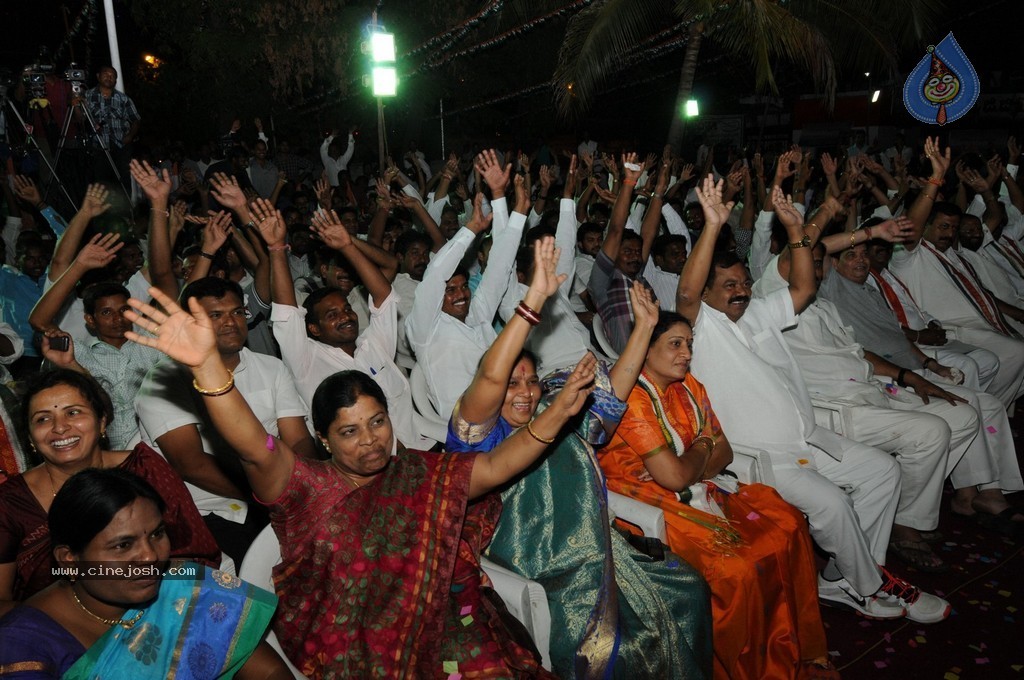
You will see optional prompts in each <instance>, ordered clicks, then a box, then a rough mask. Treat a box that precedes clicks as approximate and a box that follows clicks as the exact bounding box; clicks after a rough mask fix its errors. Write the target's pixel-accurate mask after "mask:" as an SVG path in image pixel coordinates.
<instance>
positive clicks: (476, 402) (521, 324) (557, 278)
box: [460, 236, 566, 423]
mask: <svg viewBox="0 0 1024 680" xmlns="http://www.w3.org/2000/svg"><path fill="white" fill-rule="evenodd" d="M558 255H559V249H558V248H556V247H555V240H554V239H553V238H551V237H550V236H545V237H544V238H542V239H539V240H537V241H536V242H535V243H534V244H533V262H534V267H533V279H532V280H531V281H530V287H529V288H528V289H527V291H526V294H525V295H524V296H523V299H522V302H521V303H520V304H521V305H524V306H526V307H528V308H529V310H533V311H534V312H537V313H538V314H539V313H540V311H541V309H542V308H543V307H544V302H545V301H546V300H547V299H548V298H549V297H551V296H552V295H554V294H555V292H556V291H557V290H558V286H559V285H560V284H561V283H562V281H564V280H565V278H566V277H565V275H564V274H561V275H559V274H558V273H557V267H558ZM529 310H527V312H528V311H529ZM528 315H529V314H528V313H527V314H526V315H525V316H524V315H523V314H521V313H519V312H518V311H517V312H516V313H515V314H512V315H511V316H510V317H509V319H508V323H507V324H506V325H505V328H504V329H502V331H501V333H500V334H499V335H498V338H497V339H496V340H495V341H494V343H493V344H492V345H491V347H490V348H489V349H488V350H487V352H486V353H485V354H484V356H483V359H482V360H481V361H480V368H479V369H477V372H476V375H475V376H474V377H473V382H472V383H471V384H470V386H469V388H468V389H467V390H466V392H465V393H464V394H463V395H462V401H461V406H460V414H461V416H462V418H464V419H465V420H466V422H469V423H483V422H486V421H487V420H489V419H490V418H493V417H494V415H495V414H496V413H498V412H499V411H501V404H502V402H503V401H504V400H505V393H506V391H507V389H508V381H509V377H510V376H511V375H512V369H513V368H515V362H516V358H517V357H518V356H519V353H520V352H522V351H523V345H525V344H526V337H527V335H529V333H530V328H531V325H530V323H529V322H528V321H527V316H528Z"/></svg>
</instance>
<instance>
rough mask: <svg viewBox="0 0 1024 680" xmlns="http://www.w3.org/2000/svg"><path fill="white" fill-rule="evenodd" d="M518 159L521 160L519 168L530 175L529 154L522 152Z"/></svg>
mask: <svg viewBox="0 0 1024 680" xmlns="http://www.w3.org/2000/svg"><path fill="white" fill-rule="evenodd" d="M517 160H518V161H519V169H520V170H522V171H523V172H524V173H526V174H527V175H529V174H530V157H529V156H527V155H526V154H525V153H522V152H520V153H519V156H518V158H517Z"/></svg>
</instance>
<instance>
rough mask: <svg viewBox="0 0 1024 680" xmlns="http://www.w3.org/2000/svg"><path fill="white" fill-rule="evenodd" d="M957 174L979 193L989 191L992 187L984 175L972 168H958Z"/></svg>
mask: <svg viewBox="0 0 1024 680" xmlns="http://www.w3.org/2000/svg"><path fill="white" fill-rule="evenodd" d="M957 176H959V177H960V179H961V181H962V182H963V183H964V184H966V185H967V186H969V187H970V188H971V189H973V190H974V191H976V192H978V193H979V194H980V193H982V192H985V191H988V190H989V189H991V188H992V187H991V186H990V185H989V183H988V182H986V181H985V178H984V177H982V176H981V175H980V174H978V172H977V171H975V170H972V169H971V168H968V167H964V168H963V169H962V170H960V169H959V168H958V169H957Z"/></svg>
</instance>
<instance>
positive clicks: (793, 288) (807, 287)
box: [772, 186, 818, 314]
mask: <svg viewBox="0 0 1024 680" xmlns="http://www.w3.org/2000/svg"><path fill="white" fill-rule="evenodd" d="M772 203H774V204H775V214H776V215H778V216H779V221H780V222H782V226H783V227H785V228H786V234H787V235H788V237H789V250H790V270H789V295H790V297H792V298H793V309H794V310H796V313H797V314H799V313H800V312H802V311H804V310H805V309H806V308H807V305H809V304H811V302H812V301H813V300H814V295H815V294H816V293H817V292H818V282H817V279H815V277H814V259H813V257H812V256H811V248H810V246H796V245H795V244H797V243H800V242H801V240H802V239H804V238H805V235H804V220H803V217H802V216H801V215H800V212H799V211H798V210H797V209H796V208H794V207H793V198H792V196H788V197H787V196H784V195H783V193H782V189H780V188H779V187H778V186H775V187H773V188H772Z"/></svg>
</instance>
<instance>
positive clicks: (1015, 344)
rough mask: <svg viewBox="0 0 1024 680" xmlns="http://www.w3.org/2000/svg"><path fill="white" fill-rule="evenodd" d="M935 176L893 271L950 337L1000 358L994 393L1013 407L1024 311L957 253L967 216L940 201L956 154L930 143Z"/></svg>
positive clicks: (1019, 389) (1018, 389) (1023, 358)
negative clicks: (992, 289)
mask: <svg viewBox="0 0 1024 680" xmlns="http://www.w3.org/2000/svg"><path fill="white" fill-rule="evenodd" d="M924 148H925V155H926V156H927V157H928V159H929V160H930V161H931V164H932V173H931V177H930V178H929V179H928V181H927V183H926V184H925V185H924V187H923V188H922V189H921V193H920V195H919V196H918V197H917V200H915V201H914V204H913V205H912V206H911V207H910V210H909V211H908V212H907V216H908V217H909V218H910V219H911V221H912V222H913V227H914V229H913V231H912V232H911V235H910V238H909V239H908V240H907V241H906V243H905V244H904V249H903V250H902V251H900V252H897V253H894V254H893V257H892V260H891V262H890V264H889V267H890V268H891V269H892V271H893V273H894V274H895V275H896V276H898V277H899V278H900V280H901V281H903V282H904V283H905V284H906V286H907V289H908V290H909V291H910V294H911V295H912V296H913V297H914V299H915V300H916V301H917V304H919V305H920V306H921V307H923V308H924V309H927V310H928V311H929V312H930V313H932V314H934V315H935V316H936V317H938V319H939V321H941V322H942V327H943V328H945V329H946V331H947V333H949V334H952V336H953V337H954V338H955V339H957V340H960V341H962V342H965V343H967V344H969V345H974V346H976V347H982V348H984V349H987V350H989V351H990V352H992V353H994V354H995V355H996V356H997V357H998V358H999V371H998V373H997V374H996V376H995V378H994V379H993V381H992V384H991V385H990V386H989V391H990V392H991V393H992V394H993V395H995V396H996V397H998V398H999V400H1000V401H1002V403H1003V406H1005V407H1006V408H1010V407H1011V406H1012V405H1013V403H1014V402H1015V401H1016V400H1017V399H1018V398H1019V397H1020V396H1022V395H1024V341H1022V340H1021V335H1020V333H1019V331H1018V330H1017V329H1016V328H1014V326H1013V325H1012V324H1011V323H1010V320H1013V321H1017V322H1024V310H1021V309H1018V308H1016V307H1014V306H1012V305H1010V304H1008V303H1006V302H1005V301H1003V300H1000V299H998V298H997V297H995V296H994V295H993V294H992V293H991V292H990V291H989V290H987V289H986V288H985V286H984V284H983V282H982V281H981V280H980V279H979V277H978V275H977V272H976V271H975V270H974V268H973V267H972V266H970V264H969V263H967V262H965V261H964V260H963V259H962V258H961V257H960V256H959V255H958V254H957V253H956V251H955V250H954V249H953V248H952V246H953V244H954V241H955V238H956V232H957V228H958V227H959V226H960V218H961V214H962V213H961V211H960V209H959V208H958V207H956V206H955V205H953V204H950V203H944V202H941V201H940V202H936V201H937V198H938V194H939V189H940V187H941V186H942V184H943V178H944V177H945V175H946V172H947V170H948V169H949V165H950V150H949V147H947V148H946V150H945V152H944V153H943V152H940V151H939V146H938V141H937V139H936V140H933V139H931V138H929V139H926V140H925V145H924Z"/></svg>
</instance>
